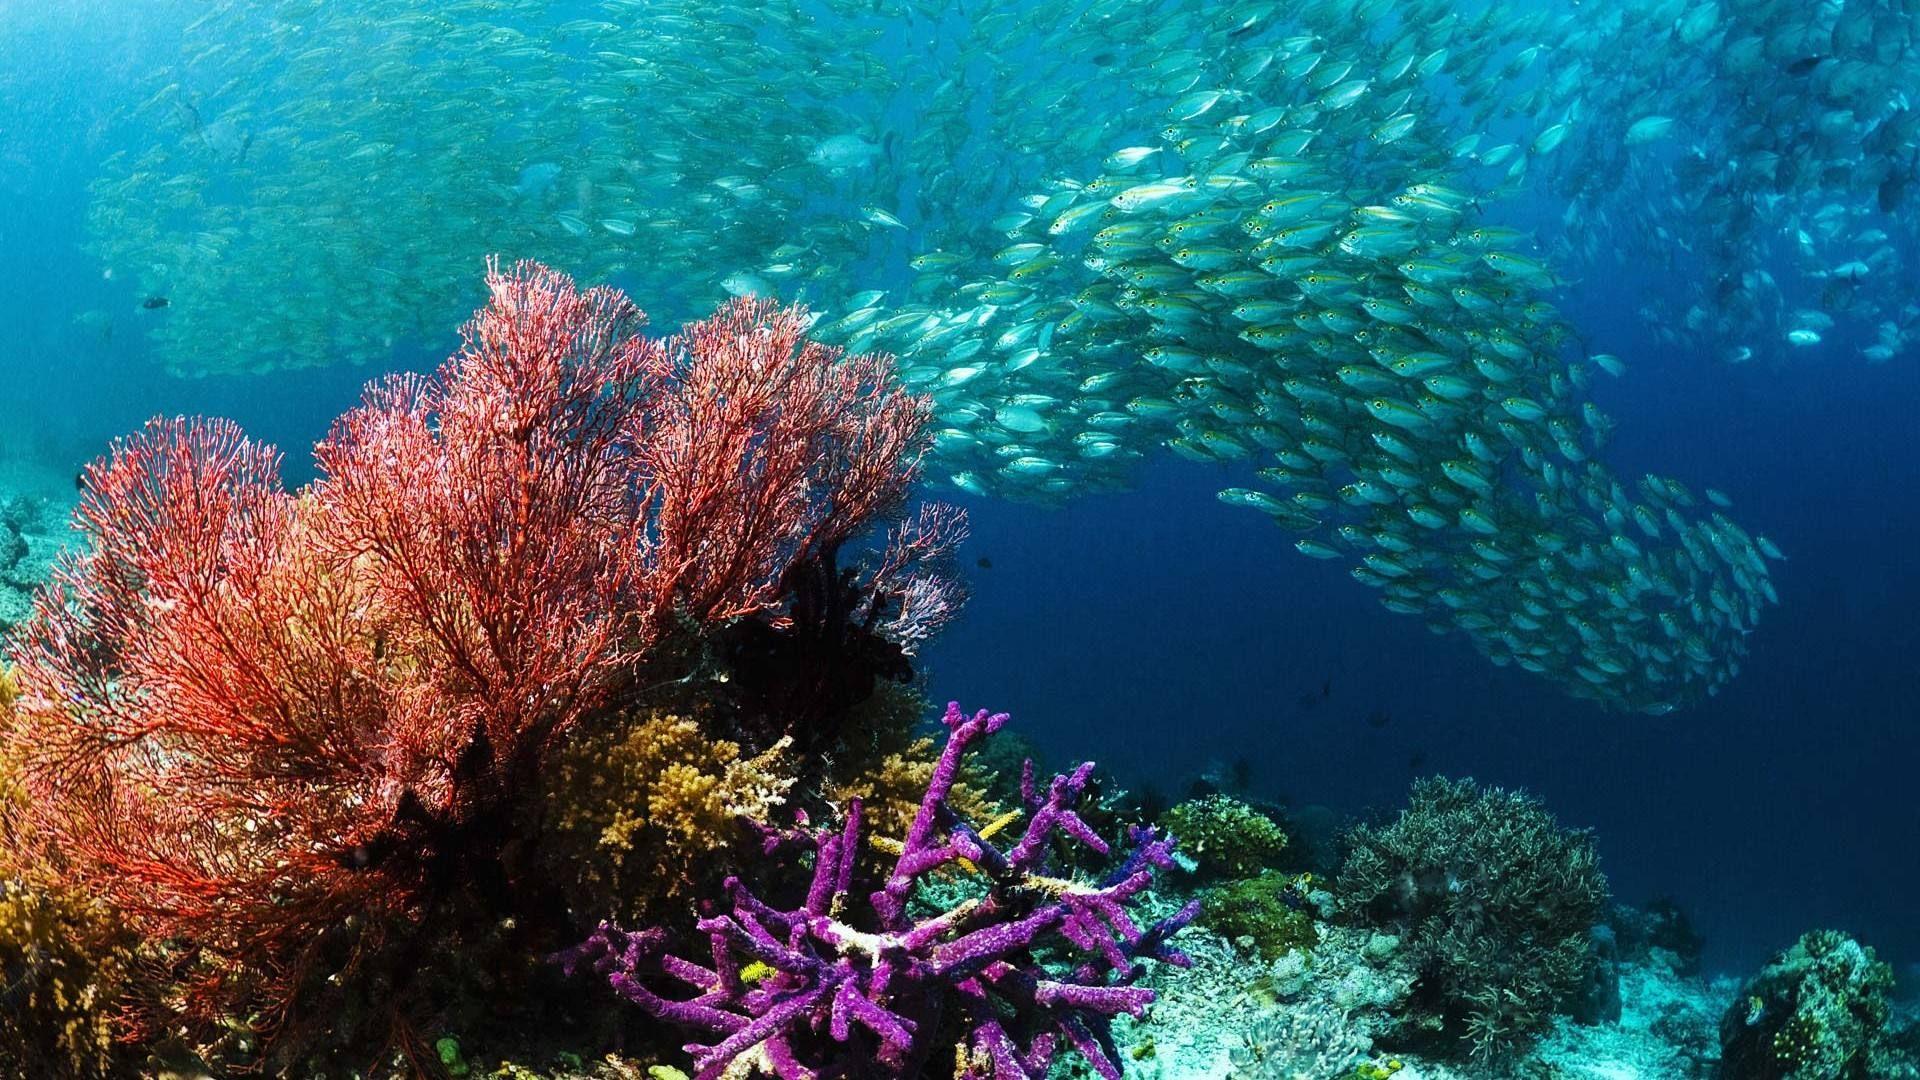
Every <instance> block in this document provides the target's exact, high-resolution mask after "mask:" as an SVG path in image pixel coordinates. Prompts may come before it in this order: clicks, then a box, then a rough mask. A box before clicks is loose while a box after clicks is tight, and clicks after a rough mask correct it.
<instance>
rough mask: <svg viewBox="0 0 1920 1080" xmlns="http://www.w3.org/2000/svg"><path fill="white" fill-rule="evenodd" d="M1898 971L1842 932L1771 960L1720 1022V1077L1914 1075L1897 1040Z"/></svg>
mask: <svg viewBox="0 0 1920 1080" xmlns="http://www.w3.org/2000/svg"><path fill="white" fill-rule="evenodd" d="M1892 988H1893V969H1892V968H1890V967H1888V966H1887V965H1886V964H1885V963H1883V962H1881V961H1880V960H1879V959H1878V958H1876V957H1875V956H1874V952H1873V950H1872V949H1871V948H1867V947H1865V946H1863V945H1861V944H1860V943H1859V942H1858V941H1855V940H1854V939H1853V938H1851V937H1848V936H1847V935H1846V934H1843V933H1840V932H1839V931H1837V930H1815V931H1813V932H1811V933H1808V934H1805V935H1803V936H1802V937H1801V938H1800V940H1799V941H1797V942H1795V943H1794V945H1793V947H1792V948H1790V949H1788V950H1786V951H1785V952H1782V953H1780V954H1779V955H1778V956H1776V957H1774V959H1773V962H1772V963H1770V964H1768V965H1767V966H1766V967H1765V968H1764V969H1762V970H1761V972H1760V974H1759V975H1757V976H1755V977H1754V978H1753V979H1752V980H1751V981H1750V982H1748V983H1747V984H1746V985H1745V986H1743V987H1741V989H1740V993H1739V994H1738V995H1737V996H1736V997H1735V998H1734V1000H1733V1002H1732V1004H1731V1005H1730V1006H1728V1008H1727V1011H1726V1014H1725V1015H1724V1016H1723V1017H1721V1020H1720V1072H1719V1076H1720V1078H1721V1080H1911V1078H1914V1077H1920V1062H1916V1061H1915V1060H1914V1059H1913V1058H1912V1057H1910V1056H1908V1054H1907V1053H1906V1052H1905V1051H1904V1050H1903V1049H1901V1048H1899V1047H1897V1046H1896V1045H1895V1043H1894V1039H1893V1032H1892V1031H1891V1029H1890V1027H1889V1024H1888V1017H1889V1007H1888V1004H1887V994H1888V992H1889V991H1890V990H1892Z"/></svg>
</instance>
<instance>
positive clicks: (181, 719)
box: [0, 263, 960, 1020]
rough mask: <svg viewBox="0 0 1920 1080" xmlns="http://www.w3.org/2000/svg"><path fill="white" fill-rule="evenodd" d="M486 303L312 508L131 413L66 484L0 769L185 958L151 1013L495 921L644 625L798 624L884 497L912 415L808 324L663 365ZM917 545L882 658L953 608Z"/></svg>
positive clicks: (885, 596) (721, 336) (877, 376)
mask: <svg viewBox="0 0 1920 1080" xmlns="http://www.w3.org/2000/svg"><path fill="white" fill-rule="evenodd" d="M487 284H488V288H489V290H490V293H491V297H490V300H489V302H488V304H487V306H486V307H485V308H483V309H482V310H481V311H480V312H479V313H478V314H477V315H476V317H475V318H474V319H473V320H472V321H471V322H470V323H468V325H467V326H466V327H465V328H464V329H463V344H462V347H461V348H460V349H459V351H458V352H457V353H456V354H455V355H454V356H453V357H452V358H450V359H449V360H448V361H447V362H446V363H445V364H444V365H443V366H442V367H441V369H440V370H439V371H438V373H436V374H435V375H434V376H433V377H431V378H423V377H416V376H399V377H392V378H388V379H386V380H384V381H381V382H378V383H375V384H374V385H372V386H371V387H369V389H368V391H367V393H366V396H365V398H364V399H363V401H362V402H361V404H360V405H359V406H357V407H356V408H354V409H353V410H351V411H350V412H348V413H347V414H346V415H345V416H343V417H341V418H340V420H339V421H338V422H337V423H336V424H335V426H334V428H333V430H332V432H331V433H330V434H329V435H328V437H327V438H326V440H325V441H323V442H322V443H321V444H320V445H319V446H318V448H317V450H316V457H317V461H318V464H319V467H320V471H321V477H320V479H319V480H317V481H316V482H314V483H313V484H311V485H309V486H307V487H306V488H303V489H301V490H299V491H297V492H288V491H286V490H285V489H284V488H283V487H282V485H281V483H280V480H279V475H278V456H277V454H276V453H275V452H274V451H273V450H271V449H270V448H268V447H265V446H262V445H260V444H258V443H255V442H252V441H250V440H248V439H247V438H246V437H245V436H244V435H243V434H242V433H241V432H240V430H239V429H238V428H237V427H236V426H235V425H233V424H232V423H229V422H226V421H220V420H178V419H176V420H155V421H153V422H152V423H150V424H149V425H148V426H147V428H146V429H145V430H144V431H142V432H141V433H139V434H137V435H134V436H131V437H129V438H126V439H123V440H120V441H119V442H117V443H116V444H115V445H114V447H113V448H112V450H111V452H110V453H109V454H108V455H107V456H106V457H105V458H103V459H101V460H100V461H98V462H96V463H94V464H93V465H91V466H90V467H89V468H88V470H87V472H86V474H85V478H84V479H85V487H86V492H85V495H84V497H83V499H82V504H81V507H80V509H79V511H78V525H79V527H80V529H81V530H82V531H83V533H84V534H85V536H86V538H87V544H86V545H85V546H84V548H83V549H82V550H80V551H79V552H77V553H76V554H74V555H72V556H70V557H69V558H68V559H66V561H65V562H64V563H63V564H62V565H61V567H60V568H59V570H58V572H57V574H56V578H55V581H54V583H53V584H51V585H50V586H49V587H48V588H46V589H45V590H44V591H43V592H42V594H41V595H40V596H39V598H38V600H37V602H36V606H35V610H34V614H33V616H32V618H31V619H30V620H29V621H28V622H27V623H25V624H24V625H23V626H22V627H21V629H20V630H19V632H18V634H17V637H16V641H15V658H16V661H17V664H18V676H19V682H20V685H21V686H22V688H23V694H22V696H21V698H20V700H19V702H18V706H17V709H16V711H15V714H14V716H13V718H12V720H11V721H10V722H9V723H8V724H7V725H6V727H5V730H4V732H0V752H4V753H5V754H6V755H7V756H8V757H9V758H10V759H12V760H14V761H17V762H18V767H19V769H20V779H21V782H22V787H23V788H24V790H25V793H26V795H27V799H26V802H25V804H24V807H23V808H22V809H21V810H20V811H19V813H18V814H17V815H16V819H15V820H14V821H13V822H11V824H12V826H13V828H14V830H15V832H16V834H17V836H18V838H20V839H21V841H22V842H23V843H25V844H28V845H30V846H31V848H32V849H33V850H34V851H36V852H37V853H40V854H41V856H42V857H43V858H45V859H47V860H48V861H49V863H50V865H51V867H52V868H53V872H54V873H56V874H57V875H58V876H60V877H62V878H64V879H66V880H67V881H68V882H70V883H72V884H74V885H77V886H79V887H82V888H84V889H86V890H88V891H89V892H91V893H93V894H95V895H98V896H100V897H102V898H103V899H105V900H107V901H108V902H109V903H111V904H112V905H114V906H115V907H116V908H118V909H119V910H120V911H122V912H123V913H125V914H126V915H127V916H128V917H129V918H130V919H132V920H134V922H135V923H136V924H137V926H138V927H139V928H140V929H141V930H143V931H144V932H145V933H146V934H147V935H148V936H149V937H150V938H152V939H155V940H161V941H165V942H168V943H170V944H172V945H173V946H175V947H176V948H177V949H178V950H179V955H180V956H181V957H183V959H182V960H181V961H180V962H179V963H177V964H176V965H175V966H174V968H173V971H172V972H171V974H170V976H169V978H170V979H174V980H181V981H182V983H183V985H178V986H175V987H173V988H172V989H170V990H168V991H166V997H167V1003H166V1006H165V1008H164V1010H158V1009H156V1010H154V1013H158V1014H162V1015H165V1014H178V1015H181V1016H183V1017H184V1018H186V1019H188V1020H210V1019H214V1018H217V1017H218V1016H220V1015H221V1014H222V1013H223V1012H226V1011H228V1010H233V1009H235V1008H237V1007H239V1006H240V1005H241V1004H242V1003H245V1005H246V1007H247V1009H248V1011H252V1010H255V1009H259V1010H263V1011H265V1012H266V1013H268V1014H271V1013H273V1012H275V1011H276V1010H280V1011H284V1010H285V1009H287V1008H288V1007H289V1005H290V1004H291V1003H292V1002H293V1001H294V1000H295V998H296V995H297V992H298V991H299V989H300V987H301V986H302V985H303V984H304V980H305V979H306V977H307V975H308V973H309V972H311V971H314V970H315V966H316V963H317V962H318V961H319V959H320V958H321V957H322V956H323V955H324V956H326V957H327V958H328V959H327V963H326V970H327V971H328V972H332V971H336V970H341V965H345V966H347V967H351V965H353V964H356V963H359V962H361V961H363V960H364V959H365V958H366V957H368V956H369V955H372V953H373V952H374V951H375V950H377V949H378V948H379V947H380V946H381V945H383V944H384V943H386V942H387V941H388V940H389V939H391V938H392V937H393V936H394V931H396V930H398V929H403V928H413V927H417V926H418V925H419V924H420V922H421V921H422V920H423V919H425V918H427V917H429V915H430V913H432V912H433V911H434V910H436V908H437V907H438V906H440V905H444V904H448V903H455V902H459V900H458V899H450V898H462V899H464V900H467V901H472V902H473V903H475V904H477V906H478V907H479V909H480V910H483V911H486V912H489V913H492V914H493V915H495V916H500V915H503V914H505V913H513V912H515V911H516V910H517V908H518V907H519V906H520V905H522V904H523V902H524V897H523V896H521V895H520V893H521V892H522V891H523V890H524V889H525V888H527V887H528V886H527V884H526V883H524V882H522V881H521V880H520V879H519V878H518V876H517V875H516V874H515V860H514V853H513V837H512V835H511V822H512V811H513V808H514V807H515V805H516V800H518V799H519V798H520V797H521V796H522V795H523V794H524V793H525V792H526V791H527V790H528V789H529V787H530V786H531V785H530V780H531V779H532V778H533V776H534V775H535V774H536V773H537V772H538V771H539V770H540V769H541V767H542V765H543V763H544V762H545V760H546V758H547V755H548V753H549V751H550V750H551V749H552V748H553V747H554V746H555V745H556V742H557V741H558V740H560V739H561V738H562V737H564V736H565V735H566V734H567V733H568V732H569V730H570V729H572V728H574V727H575V726H576V725H578V724H579V723H580V722H581V721H582V720H583V718H586V717H589V716H590V715H592V714H593V713H594V712H595V710H603V709H608V708H614V707H617V706H618V705H619V704H620V703H621V702H622V701H623V700H624V698H623V695H626V694H629V693H631V691H632V690H633V689H634V687H635V686H636V684H637V683H638V682H639V681H640V680H641V679H642V677H643V675H642V673H643V672H644V669H645V665H646V660H647V658H648V655H649V650H651V649H653V648H654V647H655V646H657V645H658V644H659V642H660V640H661V638H662V636H663V635H664V634H665V633H667V632H668V629H669V627H670V626H671V627H675V628H686V627H690V628H692V629H693V630H694V631H696V632H708V631H717V630H719V629H722V628H724V627H726V626H729V625H733V624H738V623H739V622H741V621H743V620H755V619H758V620H763V621H765V622H766V623H767V624H769V625H789V624H791V623H792V622H793V620H794V619H795V617H796V616H795V614H794V612H793V610H792V609H793V608H794V607H795V601H794V597H793V595H792V593H793V589H794V584H795V582H796V581H797V580H800V579H802V578H804V577H805V576H806V575H805V573H803V572H802V571H800V570H799V569H798V568H799V567H801V566H803V565H805V564H809V563H813V562H818V561H822V560H824V561H825V562H827V563H828V564H830V563H831V560H832V556H833V554H834V553H835V552H836V551H837V550H838V549H839V548H840V547H841V545H842V544H844V543H845V542H846V541H847V540H848V539H849V538H850V537H851V536H853V535H854V534H856V533H858V532H860V531H861V530H863V529H865V528H867V527H869V526H871V525H873V524H875V523H876V522H877V521H879V520H881V519H884V518H886V517H889V516H893V515H895V514H896V513H897V511H898V510H899V509H900V508H901V506H902V505H903V503H904V500H905V497H906V493H907V490H908V488H909V486H910V484H911V482H912V481H913V479H914V477H915V473H916V469H917V462H918V455H919V452H920V447H921V433H922V429H923V428H924V426H925V422H926V419H927V416H928V405H927V403H926V402H925V400H924V399H920V398H916V397H913V396H910V395H908V394H906V393H904V392H903V391H902V390H901V389H900V388H899V385H898V384H897V383H896V382H895V380H894V378H893V375H892V372H891V367H890V363H889V362H888V361H887V360H886V359H884V358H878V357H845V356H843V355H842V354H841V353H840V352H839V351H838V350H834V349H829V348H826V347H823V346H820V345H817V344H814V343H811V342H808V341H806V340H805V338H804V329H805V326H806V321H805V315H804V313H803V312H800V311H797V310H792V309H782V308H780V307H778V306H777V305H774V304H772V303H769V302H766V301H759V300H742V301H736V302H734V303H731V304H729V305H728V306H727V307H725V308H724V309H722V310H721V311H720V312H719V313H718V314H717V315H716V316H714V317H713V318H711V319H709V320H707V321H705V322H701V323H697V324H694V325H692V326H690V327H689V328H687V329H686V330H685V331H684V332H683V333H682V334H681V335H679V336H676V337H673V338H669V339H667V340H665V341H655V340H649V339H646V338H642V337H640V336H638V334H637V330H638V328H639V326H640V324H641V323H642V321H643V316H642V315H641V314H640V312H639V311H638V309H636V308H635V307H634V306H633V305H632V304H631V303H630V302H629V301H628V300H627V299H626V298H625V297H624V296H622V295H620V294H619V293H618V292H616V291H613V290H611V289H606V288H597V289H590V290H587V291H585V292H581V291H578V290H577V289H576V288H575V287H574V285H573V283H572V281H570V280H569V279H568V278H566V277H565V276H564V275H561V274H559V273H556V272H554V271H552V270H549V269H546V268H545V267H541V266H538V265H534V264H530V263H522V264H520V265H518V266H515V267H513V268H512V269H511V270H501V269H500V268H499V267H498V266H497V265H490V266H489V273H488V276H487ZM919 520H921V521H922V522H927V523H929V524H927V525H925V526H921V527H916V526H914V525H909V526H905V527H902V528H901V529H899V530H897V535H896V538H895V542H894V543H893V544H892V545H891V550H890V552H889V553H888V554H886V555H883V557H882V558H881V560H880V563H879V566H878V568H877V569H876V570H874V571H872V572H870V573H868V574H867V575H865V576H864V577H862V578H860V579H859V581H860V588H859V590H858V591H859V595H860V596H861V597H862V598H863V599H862V600H861V604H862V610H861V611H860V612H857V613H855V614H858V615H859V616H860V617H862V618H864V619H865V622H866V624H867V625H868V626H869V628H871V629H873V630H874V631H875V632H876V633H879V634H884V633H887V632H889V630H891V632H892V633H893V634H894V637H895V640H896V642H897V646H896V647H904V648H907V649H910V648H911V646H912V644H913V642H914V641H915V640H917V636H918V635H922V634H923V633H924V631H925V630H926V628H927V627H929V626H931V625H937V624H938V623H939V622H940V621H941V620H943V619H944V618H945V617H946V615H948V614H950V613H951V611H952V608H953V605H954V603H955V601H956V599H957V597H956V594H955V593H954V591H953V586H952V585H951V584H950V583H947V582H946V581H945V580H944V579H943V578H941V577H940V576H938V575H937V574H935V573H933V572H932V571H930V570H929V569H928V566H929V565H930V564H929V560H930V559H933V558H937V557H939V556H941V555H943V554H945V553H947V552H948V551H950V549H951V547H952V545H953V544H954V543H955V542H956V541H957V539H958V536H959V529H960V523H959V521H958V519H957V517H956V516H955V515H952V514H950V513H938V512H937V513H935V514H933V515H932V517H931V518H928V517H927V516H926V515H922V518H921V519H919ZM349 923H351V924H352V925H353V927H354V928H353V929H352V931H351V932H350V933H348V932H346V931H343V930H342V927H343V926H346V925H348V924H349ZM343 935H344V936H345V938H346V940H344V941H343V940H342V937H343ZM408 936H413V935H411V934H409V935H408ZM342 958H344V959H342ZM195 961H206V962H195ZM154 1013H150V1014H149V1015H150V1016H151V1015H154Z"/></svg>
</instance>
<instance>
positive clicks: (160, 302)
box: [140, 296, 173, 311]
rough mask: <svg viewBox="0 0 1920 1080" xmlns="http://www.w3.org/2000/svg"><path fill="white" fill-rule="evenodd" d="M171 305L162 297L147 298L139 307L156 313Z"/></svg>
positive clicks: (169, 301)
mask: <svg viewBox="0 0 1920 1080" xmlns="http://www.w3.org/2000/svg"><path fill="white" fill-rule="evenodd" d="M171 303H173V301H171V300H169V299H167V298H166V297H164V296H149V297H147V298H146V299H145V300H142V301H140V306H141V307H143V308H145V309H146V310H148V311H158V310H160V309H161V308H163V307H166V306H167V305H168V304H171Z"/></svg>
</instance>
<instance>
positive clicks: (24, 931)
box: [0, 668, 133, 1077]
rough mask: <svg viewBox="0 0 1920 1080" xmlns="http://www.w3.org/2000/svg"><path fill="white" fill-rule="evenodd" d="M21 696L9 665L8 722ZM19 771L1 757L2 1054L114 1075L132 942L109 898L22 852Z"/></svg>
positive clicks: (1, 711) (0, 706)
mask: <svg viewBox="0 0 1920 1080" xmlns="http://www.w3.org/2000/svg"><path fill="white" fill-rule="evenodd" d="M18 696H19V687H18V685H17V684H16V682H15V681H14V675H13V671H12V669H11V668H4V669H0V725H4V724H9V723H11V722H12V719H13V703H14V701H15V699H16V698H17V697H18ZM13 775H14V773H13V769H12V767H11V763H9V762H6V761H0V1061H4V1062H6V1063H7V1068H8V1070H9V1071H8V1072H7V1075H9V1076H12V1075H19V1076H73V1077H85V1076H100V1075H104V1074H105V1073H106V1072H107V1071H108V1069H109V1068H110V1066H111V1064H112V1057H113V1030H112V1017H113V1010H114V1008H115V1006H116V1005H117V1003H118V995H119V993H120V990H121V988H122V987H123V985H124V984H125V981H126V977H127V972H128V968H129V965H130V964H131V963H132V958H133V954H132V941H131V939H130V938H129V937H128V936H127V935H125V934H124V933H122V932H120V931H119V930H117V929H115V927H114V920H113V919H112V918H111V916H110V914H109V913H108V912H107V911H106V910H105V908H104V907H103V906H102V905H100V904H98V903H96V902H92V901H89V900H87V899H85V898H83V897H79V896H74V895H71V894H68V893H64V892H56V891H52V890H49V889H47V888H45V887H44V886H43V885H42V884H41V883H40V882H38V881H37V880H36V874H35V867H34V866H33V865H32V864H31V863H28V862H24V861H22V860H20V859H17V858H15V857H14V856H15V855H16V854H17V853H19V852H20V851H21V850H22V848H21V846H20V844H19V843H18V842H17V841H18V836H17V833H16V828H15V825H16V814H17V811H18V808H19V806H20V800H21V798H22V797H23V796H22V794H21V792H20V789H19V786H18V785H17V784H15V783H14V782H13Z"/></svg>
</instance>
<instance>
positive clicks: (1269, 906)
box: [1198, 871, 1320, 960]
mask: <svg viewBox="0 0 1920 1080" xmlns="http://www.w3.org/2000/svg"><path fill="white" fill-rule="evenodd" d="M1305 878H1307V875H1304V874H1303V875H1301V876H1300V877H1299V878H1296V877H1294V876H1292V875H1290V874H1282V873H1278V872H1273V871H1269V872H1268V873H1265V874H1261V875H1260V876H1259V877H1253V878H1245V879H1242V880H1239V881H1231V882H1228V883H1226V884H1224V885H1220V886H1217V887H1215V888H1212V889H1209V890H1207V892H1206V895H1205V897H1204V899H1203V901H1202V903H1203V907H1202V909H1201V913H1200V918H1199V920H1198V921H1199V923H1200V924H1201V925H1202V926H1205V927H1207V928H1209V929H1211V930H1213V931H1214V932H1216V933H1218V934H1219V935H1220V936H1222V937H1224V938H1227V939H1228V940H1230V941H1239V940H1241V939H1250V940H1251V942H1252V944H1253V946H1254V948H1256V949H1258V950H1259V952H1260V956H1261V958H1262V959H1265V960H1275V959H1278V958H1279V957H1281V956H1284V955H1285V954H1286V953H1288V952H1289V951H1291V950H1293V949H1302V950H1305V949H1311V948H1312V947H1313V946H1314V945H1316V944H1318V943H1319V940H1320V932H1319V930H1318V929H1317V928H1316V927H1315V926H1314V922H1313V913H1312V910H1311V909H1310V908H1309V906H1308V904H1307V901H1306V892H1307V887H1308V884H1309V882H1308V881H1306V880H1303V879H1305Z"/></svg>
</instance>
